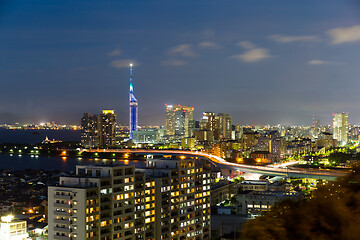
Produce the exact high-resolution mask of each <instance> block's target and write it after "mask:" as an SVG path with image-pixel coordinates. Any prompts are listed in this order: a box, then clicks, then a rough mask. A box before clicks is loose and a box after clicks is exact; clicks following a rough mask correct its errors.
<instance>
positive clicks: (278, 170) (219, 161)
mask: <svg viewBox="0 0 360 240" xmlns="http://www.w3.org/2000/svg"><path fill="white" fill-rule="evenodd" d="M83 151H87V152H114V153H138V154H150V155H151V154H157V155H159V154H163V155H171V154H176V155H184V156H198V157H203V158H205V159H207V160H208V161H210V162H212V163H213V164H214V165H216V166H217V167H220V168H226V169H231V170H237V171H242V172H250V173H260V174H264V175H270V176H288V177H299V178H315V179H325V180H335V179H336V178H337V177H340V176H344V175H346V173H344V172H341V171H336V170H317V169H316V170H313V169H297V170H294V169H288V168H286V167H285V166H284V167H275V166H253V165H246V164H239V163H232V162H228V161H226V160H225V159H223V158H221V157H218V156H214V155H211V154H208V153H205V152H199V151H184V150H153V149H84V150H83Z"/></svg>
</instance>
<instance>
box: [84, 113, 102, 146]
mask: <svg viewBox="0 0 360 240" xmlns="http://www.w3.org/2000/svg"><path fill="white" fill-rule="evenodd" d="M100 132H101V126H100V118H99V116H98V115H90V113H84V116H83V117H82V119H81V144H82V145H83V146H84V147H85V148H96V147H99V146H100Z"/></svg>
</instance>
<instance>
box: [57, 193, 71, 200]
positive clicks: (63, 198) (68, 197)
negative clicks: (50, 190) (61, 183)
mask: <svg viewBox="0 0 360 240" xmlns="http://www.w3.org/2000/svg"><path fill="white" fill-rule="evenodd" d="M54 198H55V199H61V200H71V196H69V195H56V194H55V195H54Z"/></svg>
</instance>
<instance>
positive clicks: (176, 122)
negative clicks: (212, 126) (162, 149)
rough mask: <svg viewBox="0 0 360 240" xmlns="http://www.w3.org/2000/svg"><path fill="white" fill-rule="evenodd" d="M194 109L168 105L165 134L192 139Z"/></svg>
mask: <svg viewBox="0 0 360 240" xmlns="http://www.w3.org/2000/svg"><path fill="white" fill-rule="evenodd" d="M193 121H194V107H189V106H182V105H180V104H179V105H166V121H165V134H166V135H169V136H175V137H179V138H181V137H191V136H192V130H193V129H192V126H193V125H194V124H193Z"/></svg>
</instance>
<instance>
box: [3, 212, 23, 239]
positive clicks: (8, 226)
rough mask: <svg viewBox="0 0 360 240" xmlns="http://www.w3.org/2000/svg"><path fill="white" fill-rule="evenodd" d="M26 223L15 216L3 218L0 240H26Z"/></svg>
mask: <svg viewBox="0 0 360 240" xmlns="http://www.w3.org/2000/svg"><path fill="white" fill-rule="evenodd" d="M26 239H28V234H27V232H26V221H22V220H17V219H14V217H13V216H11V215H9V216H4V217H1V223H0V240H26Z"/></svg>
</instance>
